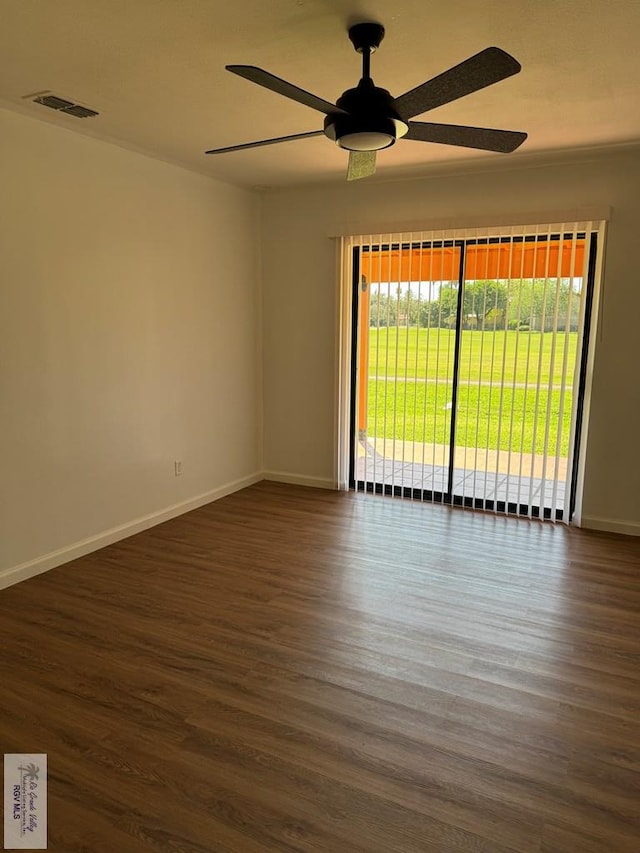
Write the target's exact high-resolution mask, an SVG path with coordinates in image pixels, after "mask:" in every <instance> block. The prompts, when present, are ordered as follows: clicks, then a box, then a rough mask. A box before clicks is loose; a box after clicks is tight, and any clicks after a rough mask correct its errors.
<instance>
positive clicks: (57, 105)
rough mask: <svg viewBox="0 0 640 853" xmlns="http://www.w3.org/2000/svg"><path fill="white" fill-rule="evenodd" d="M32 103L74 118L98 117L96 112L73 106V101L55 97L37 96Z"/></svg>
mask: <svg viewBox="0 0 640 853" xmlns="http://www.w3.org/2000/svg"><path fill="white" fill-rule="evenodd" d="M33 102H34V104H42V106H44V107H49V108H50V109H52V110H58V112H61V113H66V114H67V115H70V116H75V117H76V118H90V117H91V116H97V115H98V113H97V112H96V110H90V109H89V108H88V107H81V106H80V104H74V103H73V101H67V100H66V99H65V98H58V96H57V95H39V96H38V97H37V98H34V99H33Z"/></svg>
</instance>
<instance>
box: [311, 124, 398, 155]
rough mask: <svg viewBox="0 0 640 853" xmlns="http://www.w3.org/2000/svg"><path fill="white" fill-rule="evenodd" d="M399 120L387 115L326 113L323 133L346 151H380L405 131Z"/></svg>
mask: <svg viewBox="0 0 640 853" xmlns="http://www.w3.org/2000/svg"><path fill="white" fill-rule="evenodd" d="M405 127H408V126H407V125H405V124H403V122H401V121H397V120H395V119H394V118H391V117H388V116H371V115H369V116H363V115H328V116H327V118H326V119H325V122H324V132H325V135H326V136H328V137H329V139H332V140H333V141H334V142H336V143H337V144H338V145H339V146H340V148H345V149H346V150H347V151H380V150H381V149H383V148H389V147H390V146H391V145H393V144H394V142H395V141H396V139H397V138H398V137H399V136H404V134H405V133H406V130H405Z"/></svg>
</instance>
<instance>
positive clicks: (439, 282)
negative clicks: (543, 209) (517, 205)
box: [345, 223, 593, 520]
mask: <svg viewBox="0 0 640 853" xmlns="http://www.w3.org/2000/svg"><path fill="white" fill-rule="evenodd" d="M592 230H593V229H592V223H563V224H556V225H547V226H535V227H526V228H525V227H520V228H515V227H514V228H510V229H500V231H499V232H496V231H494V230H489V229H471V230H469V229H467V230H464V231H463V230H460V231H453V230H450V231H446V232H445V231H438V232H425V231H421V232H410V233H403V234H369V235H361V236H359V237H353V238H349V239H348V240H346V241H345V243H346V250H347V252H348V253H349V257H352V258H353V264H354V270H353V271H354V283H355V284H356V287H355V288H354V293H355V292H356V291H357V335H356V350H355V353H354V358H355V366H356V372H355V375H356V388H355V394H354V407H355V411H354V419H353V423H354V430H355V435H354V437H353V445H354V448H355V451H354V459H353V472H354V481H355V483H356V484H357V486H358V488H361V489H365V490H368V491H371V490H374V491H382V492H386V493H389V494H395V495H404V496H411V497H414V498H418V499H421V500H431V501H437V502H450V503H461V504H463V505H467V506H475V507H479V508H486V509H489V510H492V511H498V512H518V513H521V514H526V515H529V516H532V517H545V518H552V519H556V518H563V519H565V520H567V519H568V518H569V509H570V505H569V501H570V482H571V470H572V459H573V445H574V435H575V429H576V422H577V421H576V414H577V402H578V393H577V392H578V381H579V365H580V353H581V348H582V338H583V325H584V323H583V320H584V314H585V293H586V282H587V275H586V273H587V264H588V257H589V246H590V234H591V232H592Z"/></svg>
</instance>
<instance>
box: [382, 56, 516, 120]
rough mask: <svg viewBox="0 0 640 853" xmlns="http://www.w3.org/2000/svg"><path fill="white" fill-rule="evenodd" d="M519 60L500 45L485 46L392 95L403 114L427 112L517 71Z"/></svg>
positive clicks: (407, 115) (409, 116) (414, 114)
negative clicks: (439, 71) (402, 92)
mask: <svg viewBox="0 0 640 853" xmlns="http://www.w3.org/2000/svg"><path fill="white" fill-rule="evenodd" d="M521 67H522V66H521V65H520V63H519V62H518V61H517V60H516V59H514V58H513V56H510V55H509V54H508V53H506V52H505V51H504V50H501V49H500V48H499V47H487V48H486V49H485V50H481V51H480V53H476V54H475V56H471V57H469V59H465V61H464V62H461V63H460V64H459V65H455V66H454V67H453V68H450V69H449V70H448V71H444V72H443V73H442V74H439V75H438V76H437V77H434V78H433V79H432V80H427V82H426V83H422V85H420V86H416V88H415V89H411V90H410V91H409V92H405V93H404V95H400V97H399V98H396V99H395V108H396V109H397V110H398V112H399V113H400V115H401V116H403V118H405V119H407V118H413V116H417V115H421V114H422V113H426V112H427V111H428V110H433V109H435V107H441V106H442V105H443V104H448V103H450V102H451V101H455V100H457V99H458V98H462V97H464V95H470V94H471V93H472V92H477V91H478V90H480V89H484V88H485V86H490V85H491V84H492V83H498V82H499V81H500V80H504V79H505V78H506V77H511V76H512V75H513V74H517V73H518V71H520V69H521Z"/></svg>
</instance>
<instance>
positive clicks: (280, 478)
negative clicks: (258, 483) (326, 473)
mask: <svg viewBox="0 0 640 853" xmlns="http://www.w3.org/2000/svg"><path fill="white" fill-rule="evenodd" d="M262 477H263V479H264V480H271V481H272V482H274V483H291V484H292V485H294V486H312V487H313V488H314V489H333V490H335V489H337V488H338V487H337V484H336V482H335V480H331V479H329V478H328V477H327V478H325V477H306V476H304V475H303V474H290V473H288V472H287V471H263V472H262Z"/></svg>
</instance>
